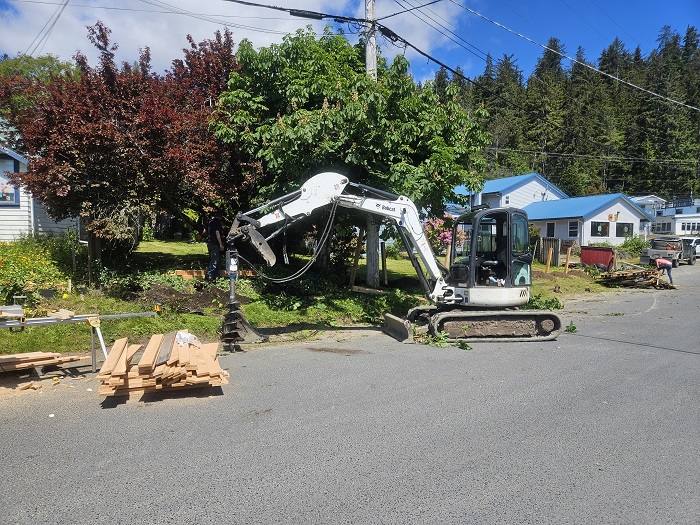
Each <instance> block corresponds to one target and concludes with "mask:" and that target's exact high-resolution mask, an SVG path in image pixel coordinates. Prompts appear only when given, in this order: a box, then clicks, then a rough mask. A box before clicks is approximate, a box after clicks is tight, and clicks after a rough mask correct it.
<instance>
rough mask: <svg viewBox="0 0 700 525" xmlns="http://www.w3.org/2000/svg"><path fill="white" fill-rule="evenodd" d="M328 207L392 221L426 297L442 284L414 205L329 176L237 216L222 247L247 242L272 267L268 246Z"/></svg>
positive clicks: (344, 179) (377, 190) (386, 193)
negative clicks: (269, 228)
mask: <svg viewBox="0 0 700 525" xmlns="http://www.w3.org/2000/svg"><path fill="white" fill-rule="evenodd" d="M348 188H352V189H354V190H355V191H356V193H359V195H356V194H351V193H349V192H348V191H347V190H348ZM333 203H335V204H337V205H338V206H341V207H343V208H351V209H356V210H360V211H364V212H366V213H371V214H373V215H378V216H381V217H384V218H386V219H389V220H390V221H392V222H393V223H394V224H395V225H396V227H397V229H398V231H399V235H400V236H401V239H402V241H403V243H404V245H405V246H406V249H407V251H408V253H409V254H411V255H413V253H414V251H415V253H416V254H417V256H418V257H419V258H420V260H421V262H422V263H423V266H424V267H425V269H426V272H427V275H426V274H425V273H424V272H423V269H422V268H421V267H420V265H419V264H418V263H417V261H415V259H414V260H413V263H414V267H415V269H416V272H417V273H418V276H419V278H420V280H421V283H422V284H423V287H424V288H425V289H426V293H427V294H432V293H433V291H434V289H435V286H436V283H438V282H441V283H442V282H443V272H442V271H441V269H440V266H439V265H438V262H437V259H436V258H435V256H434V254H433V252H432V249H431V248H430V244H429V242H428V239H427V237H426V235H425V232H424V231H423V226H422V224H421V221H420V216H419V214H418V209H417V208H416V205H415V204H414V203H413V201H411V200H410V199H409V198H407V197H404V196H400V195H394V194H391V193H388V192H385V191H382V190H379V189H376V188H372V187H370V186H365V185H362V184H355V183H352V182H350V181H349V180H348V178H347V177H345V176H344V175H341V174H338V173H334V172H325V173H319V174H318V175H315V176H313V177H311V178H310V179H309V180H307V181H306V182H305V183H304V184H303V185H302V187H301V188H300V189H299V190H296V191H294V192H291V193H289V194H287V195H284V196H282V197H280V198H278V199H275V200H274V201H270V202H268V203H266V204H263V205H261V206H259V207H257V208H255V209H253V210H250V211H248V212H245V213H240V214H238V215H237V216H236V219H235V220H234V222H233V225H232V226H231V229H230V231H229V234H228V236H227V242H228V243H229V246H235V244H236V242H239V241H246V242H250V243H251V244H252V246H253V247H254V248H256V250H257V251H258V252H259V253H260V255H261V256H262V257H263V258H264V259H265V261H266V262H267V263H268V264H269V265H270V266H273V265H274V264H275V262H276V257H275V254H274V253H273V251H272V250H271V249H270V246H269V244H268V241H270V240H271V239H273V238H274V237H276V236H277V235H279V234H280V233H282V232H284V231H285V230H286V229H287V228H289V226H291V225H292V224H294V223H295V222H297V221H299V220H301V219H303V218H305V217H308V216H309V215H310V214H311V213H312V212H313V211H315V210H317V209H319V208H322V207H324V206H328V205H330V204H333ZM280 223H281V225H280V226H279V227H278V228H277V229H276V230H274V231H272V232H271V233H269V234H268V235H267V236H264V235H262V234H261V233H260V231H258V230H259V229H262V228H265V227H267V226H272V225H276V224H280Z"/></svg>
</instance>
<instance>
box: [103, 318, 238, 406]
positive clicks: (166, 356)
mask: <svg viewBox="0 0 700 525" xmlns="http://www.w3.org/2000/svg"><path fill="white" fill-rule="evenodd" d="M180 333H187V332H186V331H182V332H180ZM177 339H178V338H177V333H176V332H171V333H169V334H165V335H163V334H156V335H153V336H151V339H150V340H149V341H148V344H147V345H146V347H145V348H144V349H143V351H142V350H141V345H137V344H129V343H128V341H127V339H126V338H123V339H117V340H116V341H115V342H114V345H113V346H112V348H111V350H110V351H109V354H108V355H107V359H106V360H105V362H104V364H103V365H102V368H101V369H100V372H99V373H98V375H97V379H98V380H99V381H101V383H102V384H101V385H100V390H99V393H100V395H102V396H120V395H129V394H131V393H138V392H159V391H167V390H177V389H181V388H191V387H203V386H221V385H227V384H228V379H227V378H228V376H229V374H228V372H227V371H225V370H223V369H222V368H221V366H220V365H219V361H218V359H217V358H216V350H217V348H218V346H219V343H208V344H200V343H199V341H197V340H196V339H194V341H192V342H187V343H184V344H181V343H180V342H178V340H177Z"/></svg>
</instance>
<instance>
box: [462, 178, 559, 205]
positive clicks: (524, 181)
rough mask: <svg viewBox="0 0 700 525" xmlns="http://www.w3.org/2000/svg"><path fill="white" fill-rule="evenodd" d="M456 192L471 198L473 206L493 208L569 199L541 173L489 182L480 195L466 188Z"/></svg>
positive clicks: (485, 184) (463, 187)
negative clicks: (483, 205) (482, 205)
mask: <svg viewBox="0 0 700 525" xmlns="http://www.w3.org/2000/svg"><path fill="white" fill-rule="evenodd" d="M454 191H455V193H456V194H458V195H469V196H471V199H470V200H471V204H472V205H477V204H488V205H490V206H491V207H492V208H500V207H505V206H513V207H515V208H524V207H525V206H527V205H528V204H530V203H532V202H538V201H551V200H559V199H565V198H567V195H566V193H564V192H563V191H561V190H560V189H559V188H557V187H556V186H555V185H554V184H552V183H551V182H549V181H548V180H547V179H545V178H544V177H543V176H542V175H540V174H539V173H527V174H525V175H517V176H515V177H506V178H504V179H494V180H488V181H486V182H485V183H484V189H482V190H481V192H479V193H472V192H470V191H469V190H468V189H467V188H466V187H465V186H457V187H456V188H455V190H454Z"/></svg>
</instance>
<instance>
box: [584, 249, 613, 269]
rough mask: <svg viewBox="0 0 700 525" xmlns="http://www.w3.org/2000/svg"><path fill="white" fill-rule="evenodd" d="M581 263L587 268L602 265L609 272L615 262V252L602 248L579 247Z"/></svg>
mask: <svg viewBox="0 0 700 525" xmlns="http://www.w3.org/2000/svg"><path fill="white" fill-rule="evenodd" d="M581 262H582V263H583V264H585V265H587V266H595V265H596V264H602V265H603V266H605V267H606V268H607V269H608V271H610V270H612V269H613V265H614V262H615V250H613V249H612V248H604V247H602V246H581Z"/></svg>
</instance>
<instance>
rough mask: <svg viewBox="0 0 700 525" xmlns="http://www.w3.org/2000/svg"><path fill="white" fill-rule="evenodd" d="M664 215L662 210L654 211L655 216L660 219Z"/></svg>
mask: <svg viewBox="0 0 700 525" xmlns="http://www.w3.org/2000/svg"><path fill="white" fill-rule="evenodd" d="M663 214H664V211H663V210H656V216H657V217H661V216H662V215H663Z"/></svg>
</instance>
